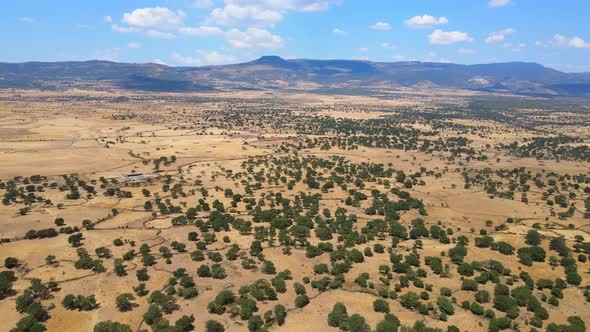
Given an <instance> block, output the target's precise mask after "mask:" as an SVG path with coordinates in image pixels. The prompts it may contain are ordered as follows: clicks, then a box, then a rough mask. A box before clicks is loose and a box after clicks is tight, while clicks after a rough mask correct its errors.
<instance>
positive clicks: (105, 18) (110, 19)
mask: <svg viewBox="0 0 590 332" xmlns="http://www.w3.org/2000/svg"><path fill="white" fill-rule="evenodd" d="M102 19H103V20H104V21H105V22H107V23H113V18H112V17H111V16H105V17H103V18H102Z"/></svg>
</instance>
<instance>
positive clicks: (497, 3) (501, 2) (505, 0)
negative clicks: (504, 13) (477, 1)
mask: <svg viewBox="0 0 590 332" xmlns="http://www.w3.org/2000/svg"><path fill="white" fill-rule="evenodd" d="M509 3H510V0H490V1H489V2H488V6H489V7H491V8H498V7H504V6H506V5H508V4H509Z"/></svg>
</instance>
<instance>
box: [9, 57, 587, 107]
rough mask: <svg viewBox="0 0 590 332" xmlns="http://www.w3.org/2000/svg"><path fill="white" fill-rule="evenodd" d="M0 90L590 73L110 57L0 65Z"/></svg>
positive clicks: (512, 83) (475, 82)
mask: <svg viewBox="0 0 590 332" xmlns="http://www.w3.org/2000/svg"><path fill="white" fill-rule="evenodd" d="M0 87H1V88H28V89H30V88H37V89H47V90H54V89H59V90H63V89H67V88H72V87H78V88H84V87H86V88H88V87H91V89H96V88H97V87H102V88H104V89H112V88H116V89H124V90H134V91H158V92H206V91H214V90H252V89H254V90H257V89H284V90H286V89H291V90H314V89H320V90H321V89H323V91H324V92H325V89H333V90H335V91H338V90H341V91H342V90H345V89H348V90H349V91H350V89H353V90H354V89H359V88H360V89H361V90H362V91H364V92H366V91H369V90H373V89H377V90H378V89H383V88H391V87H409V88H424V87H426V88H452V89H466V90H474V91H480V92H502V93H512V94H520V95H535V96H576V97H587V96H590V73H577V74H573V73H564V72H560V71H557V70H555V69H551V68H547V67H544V66H542V65H539V64H535V63H525V62H508V63H493V64H481V65H459V64H452V63H430V62H391V63H386V62H369V61H358V60H309V59H295V60H285V59H282V58H280V57H276V56H264V57H261V58H259V59H257V60H255V61H251V62H246V63H240V64H232V65H222V66H207V67H169V66H164V65H158V64H153V63H151V64H129V63H115V62H108V61H86V62H27V63H0Z"/></svg>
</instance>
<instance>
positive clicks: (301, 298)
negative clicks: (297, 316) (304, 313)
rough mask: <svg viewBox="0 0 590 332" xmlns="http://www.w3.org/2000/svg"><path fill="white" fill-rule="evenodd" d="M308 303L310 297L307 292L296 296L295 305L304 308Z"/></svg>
mask: <svg viewBox="0 0 590 332" xmlns="http://www.w3.org/2000/svg"><path fill="white" fill-rule="evenodd" d="M308 304H309V297H308V296H307V295H305V294H302V295H298V296H297V297H296V298H295V306H296V307H297V308H303V307H305V306H306V305H308Z"/></svg>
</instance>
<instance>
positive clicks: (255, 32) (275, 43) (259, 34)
mask: <svg viewBox="0 0 590 332" xmlns="http://www.w3.org/2000/svg"><path fill="white" fill-rule="evenodd" d="M225 39H226V40H227V41H228V42H229V43H230V45H231V46H232V47H234V48H242V49H246V48H266V49H278V48H281V47H283V39H282V38H281V37H280V36H277V35H273V34H272V33H270V32H269V31H267V30H265V29H261V28H248V29H246V30H244V31H241V30H239V29H231V30H229V31H228V32H226V33H225Z"/></svg>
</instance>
